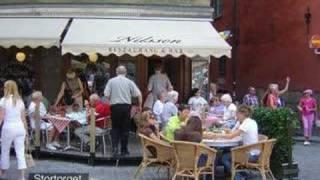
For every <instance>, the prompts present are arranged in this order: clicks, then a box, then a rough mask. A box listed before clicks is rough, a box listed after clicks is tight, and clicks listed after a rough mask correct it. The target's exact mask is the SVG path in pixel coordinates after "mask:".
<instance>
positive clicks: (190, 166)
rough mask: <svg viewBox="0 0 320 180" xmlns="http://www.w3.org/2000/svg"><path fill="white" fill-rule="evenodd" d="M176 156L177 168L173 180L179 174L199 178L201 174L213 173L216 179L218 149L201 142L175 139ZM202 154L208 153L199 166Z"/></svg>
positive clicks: (173, 143)
mask: <svg viewBox="0 0 320 180" xmlns="http://www.w3.org/2000/svg"><path fill="white" fill-rule="evenodd" d="M172 145H173V148H174V152H175V157H176V163H177V164H176V170H175V174H174V176H173V178H172V179H173V180H175V179H176V178H177V176H182V177H187V178H194V179H195V180H198V179H199V176H200V175H205V174H211V175H212V179H214V170H213V162H214V161H215V158H216V154H217V151H216V150H215V149H211V148H209V147H207V146H205V145H203V144H200V143H192V142H183V141H173V142H172ZM200 155H206V157H207V158H206V162H205V164H204V165H203V166H200V167H198V161H199V158H200Z"/></svg>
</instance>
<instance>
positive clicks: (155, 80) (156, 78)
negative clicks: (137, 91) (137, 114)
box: [144, 62, 172, 109]
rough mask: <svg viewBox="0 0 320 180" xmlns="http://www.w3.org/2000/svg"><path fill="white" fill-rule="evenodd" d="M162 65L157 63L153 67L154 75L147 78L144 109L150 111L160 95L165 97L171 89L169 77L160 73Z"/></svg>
mask: <svg viewBox="0 0 320 180" xmlns="http://www.w3.org/2000/svg"><path fill="white" fill-rule="evenodd" d="M161 71H162V64H161V62H157V63H156V65H155V73H154V74H153V75H152V76H151V77H150V78H149V82H148V97H147V99H146V100H145V103H144V107H148V108H150V109H152V107H153V105H154V103H155V102H156V100H157V96H159V94H160V93H165V94H166V95H167V93H168V91H169V90H170V88H172V84H171V81H170V79H169V77H168V76H167V75H166V74H165V73H162V72H161Z"/></svg>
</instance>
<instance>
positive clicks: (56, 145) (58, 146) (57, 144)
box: [51, 141, 61, 148]
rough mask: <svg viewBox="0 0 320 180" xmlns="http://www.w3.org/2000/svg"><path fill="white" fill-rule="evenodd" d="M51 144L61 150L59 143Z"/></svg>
mask: <svg viewBox="0 0 320 180" xmlns="http://www.w3.org/2000/svg"><path fill="white" fill-rule="evenodd" d="M51 144H52V145H53V146H55V147H57V148H61V145H60V144H59V143H58V142H57V141H53V142H52V143H51Z"/></svg>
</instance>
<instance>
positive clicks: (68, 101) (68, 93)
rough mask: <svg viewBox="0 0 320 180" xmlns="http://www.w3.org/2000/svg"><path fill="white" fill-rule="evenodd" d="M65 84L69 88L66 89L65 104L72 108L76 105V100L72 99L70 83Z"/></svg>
mask: <svg viewBox="0 0 320 180" xmlns="http://www.w3.org/2000/svg"><path fill="white" fill-rule="evenodd" d="M65 83H66V86H67V87H66V88H65V89H64V97H63V99H64V104H65V105H68V106H70V105H72V104H73V103H74V99H73V98H72V90H71V88H70V86H69V83H68V82H67V81H65Z"/></svg>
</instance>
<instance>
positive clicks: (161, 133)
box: [159, 131, 171, 143]
mask: <svg viewBox="0 0 320 180" xmlns="http://www.w3.org/2000/svg"><path fill="white" fill-rule="evenodd" d="M159 135H160V139H161V140H162V141H164V142H167V143H171V141H170V140H169V139H168V138H167V137H166V136H165V135H164V133H163V131H160V132H159Z"/></svg>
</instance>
